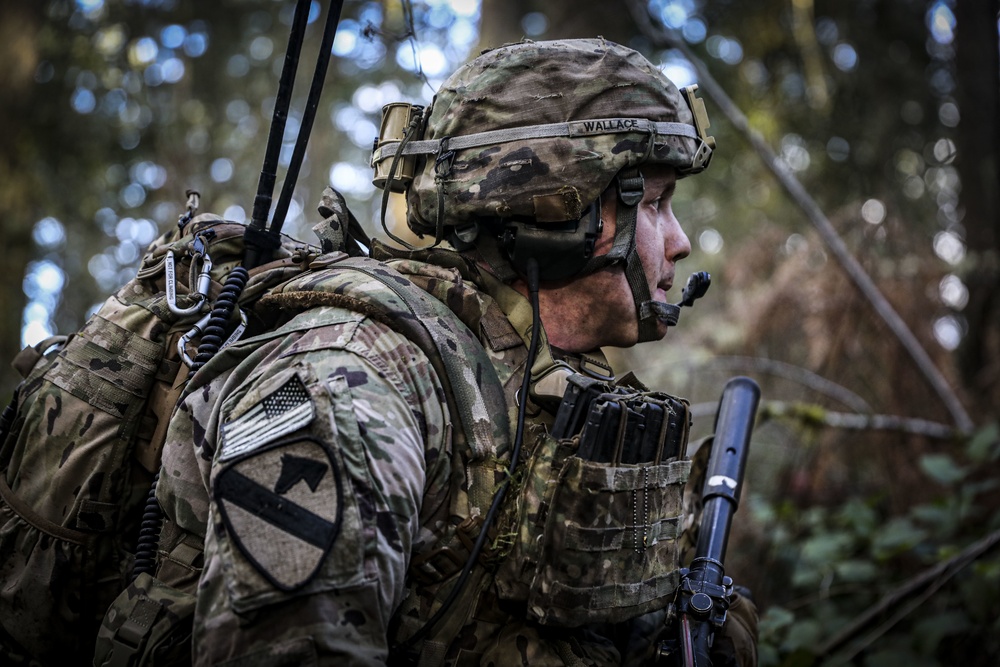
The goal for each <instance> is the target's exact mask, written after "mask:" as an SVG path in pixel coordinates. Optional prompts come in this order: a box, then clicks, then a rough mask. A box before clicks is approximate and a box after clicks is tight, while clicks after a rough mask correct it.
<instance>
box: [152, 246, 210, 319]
mask: <svg viewBox="0 0 1000 667" xmlns="http://www.w3.org/2000/svg"><path fill="white" fill-rule="evenodd" d="M195 248H196V251H195V254H194V256H193V257H192V259H191V261H192V262H195V261H197V260H198V258H199V257H200V258H201V268H200V270H199V271H198V276H197V278H196V285H195V291H193V292H191V296H194V297H196V301H195V303H194V305H192V306H189V307H187V308H179V307H178V306H177V272H176V270H175V269H174V251H173V250H168V251H167V256H166V258H165V262H164V268H165V271H166V281H167V307H168V308H169V309H170V312H172V313H173V314H174V315H179V316H181V317H184V316H186V315H194V314H195V313H197V312H198V311H199V310H201V306H202V304H204V303H205V299H206V298H208V290H209V289H210V288H211V286H212V258H211V256H210V255H209V254H208V246H207V244H206V243H205V242H204V241H203V240H202V239H201V238H200V237H196V238H195ZM198 250H200V252H199V251H198Z"/></svg>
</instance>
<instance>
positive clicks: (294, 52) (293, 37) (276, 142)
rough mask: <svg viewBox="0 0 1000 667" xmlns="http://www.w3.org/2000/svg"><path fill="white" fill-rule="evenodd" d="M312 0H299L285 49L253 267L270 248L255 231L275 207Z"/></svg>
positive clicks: (253, 220)
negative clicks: (280, 168) (272, 198)
mask: <svg viewBox="0 0 1000 667" xmlns="http://www.w3.org/2000/svg"><path fill="white" fill-rule="evenodd" d="M310 5H311V2H310V0H297V2H296V3H295V14H294V16H293V17H292V28H291V32H290V33H289V36H288V48H287V50H286V51H285V63H284V65H283V66H282V68H281V78H280V79H279V80H278V94H277V96H276V97H275V99H274V113H273V114H272V115H271V129H270V131H269V132H268V135H267V148H265V149H264V164H263V165H262V166H261V170H260V178H259V179H258V181H257V195H256V196H255V197H254V201H253V214H252V215H251V216H250V224H249V225H248V226H247V230H248V232H250V234H249V238H248V241H249V243H247V248H246V261H245V262H244V263H245V264H246V265H247V266H249V267H250V268H253V267H254V266H256V264H257V262H258V261H259V256H260V254H261V252H262V251H263V250H265V249H266V248H264V247H261V245H264V244H260V243H258V242H256V241H255V239H254V237H253V236H252V234H253V232H251V231H250V230H253V231H255V232H264V230H265V229H266V228H267V214H268V213H269V212H270V211H271V197H272V196H273V194H274V183H275V181H276V180H277V179H278V159H279V157H280V156H281V143H282V141H283V140H284V137H285V121H287V120H288V107H289V106H290V105H291V103H292V87H293V86H294V84H295V73H296V71H297V70H298V67H299V54H300V53H301V52H302V42H303V37H304V35H305V32H306V25H307V24H308V23H309V7H310Z"/></svg>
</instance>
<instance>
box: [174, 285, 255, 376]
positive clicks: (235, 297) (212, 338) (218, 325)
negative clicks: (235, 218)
mask: <svg viewBox="0 0 1000 667" xmlns="http://www.w3.org/2000/svg"><path fill="white" fill-rule="evenodd" d="M248 280H250V274H249V272H248V271H247V270H246V269H245V268H243V267H242V266H235V267H233V270H232V271H230V272H229V276H228V277H227V278H226V283H225V284H224V285H223V286H222V291H221V292H219V296H218V298H217V299H216V300H215V303H214V304H213V305H212V315H211V317H209V319H208V324H206V325H205V331H204V332H202V335H201V341H200V342H199V343H198V352H197V354H196V355H195V357H194V363H192V364H191V370H190V371H189V372H188V379H189V380H190V379H191V377H192V376H193V375H194V374H195V372H197V371H198V369H199V368H201V367H202V366H204V365H205V364H207V363H208V360H209V359H211V358H212V357H214V356H215V355H216V353H217V352H218V351H219V350H220V349H221V348H222V342H223V339H224V338H223V337H224V336H225V335H226V327H227V326H228V325H229V318H230V317H231V316H232V314H233V311H234V310H236V308H237V305H238V302H239V298H240V295H241V294H242V293H243V288H244V287H246V285H247V281H248Z"/></svg>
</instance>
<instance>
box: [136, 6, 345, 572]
mask: <svg viewBox="0 0 1000 667" xmlns="http://www.w3.org/2000/svg"><path fill="white" fill-rule="evenodd" d="M311 4H312V3H311V0H297V2H296V3H295V14H294V16H293V17H292V27H291V31H290V33H289V36H288V48H287V50H286V51H285V62H284V65H283V66H282V68H281V77H280V79H279V81H278V94H277V96H276V97H275V100H274V114H273V115H272V116H271V128H270V131H269V132H268V137H267V147H266V149H265V151H264V163H263V165H262V166H261V172H260V179H259V180H258V182H257V195H256V197H254V204H253V213H252V215H251V219H250V224H249V225H247V228H246V231H245V233H244V236H243V238H244V244H245V254H244V258H243V263H242V265H240V266H236V267H235V268H234V269H233V270H232V271H230V273H229V276H227V278H226V282H225V285H224V286H223V288H222V292H221V293H220V294H219V298H218V299H216V301H215V304H214V305H213V306H212V314H211V317H209V321H208V324H207V325H206V327H205V332H204V334H203V335H202V339H201V341H200V343H199V345H198V352H197V354H196V356H195V360H194V363H193V364H192V366H191V371H190V372H189V374H188V379H189V380H190V378H191V376H193V375H194V373H195V372H196V371H197V370H198V369H199V368H201V367H202V366H204V365H205V364H206V363H207V362H208V360H209V359H211V358H212V357H213V356H215V354H216V353H217V352H218V351H219V349H220V348H221V346H222V341H223V336H225V332H226V325H227V323H228V322H229V318H230V316H231V315H232V313H233V310H234V309H235V308H236V307H237V304H238V302H239V298H240V295H242V293H243V289H244V288H245V287H246V284H247V281H248V280H249V278H250V275H249V272H248V270H249V269H252V268H254V267H256V266H257V265H258V264H259V263H261V260H262V259H266V258H267V255H268V254H269V253H270V251H271V250H272V249H274V248H276V247H278V246H280V245H281V240H280V236H279V235H280V233H281V226H282V224H284V221H285V215H286V214H287V212H288V205H289V202H290V200H291V196H292V191H293V190H294V189H295V182H296V180H297V179H298V173H299V167H300V166H301V164H302V160H303V157H304V156H305V150H306V144H307V143H308V141H309V134H310V132H311V130H312V124H313V121H314V119H315V117H316V108H317V107H318V106H319V98H320V94H321V93H322V91H323V84H324V82H325V79H326V70H327V67H328V65H329V63H330V53H331V51H332V50H333V40H334V37H335V36H336V33H337V25H338V23H339V22H340V12H341V10H342V9H343V5H344V3H343V0H334V1H333V2H331V3H330V8H329V10H328V14H327V20H326V26H325V28H324V31H323V43H322V44H321V46H320V52H319V56H317V58H316V70H315V71H314V73H313V80H312V85H311V86H310V89H309V98H308V100H307V104H306V109H305V111H304V113H303V119H302V125H300V127H299V134H298V137H297V138H296V142H295V150H294V151H293V154H292V162H291V163H290V164H289V168H288V172H287V174H286V176H285V182H284V184H283V185H282V191H281V196H280V198H279V200H278V205H277V207H276V210H275V218H274V219H273V220H272V222H271V227H270V228H268V227H267V214H268V212H269V211H270V209H271V198H272V195H273V194H274V183H275V181H276V180H277V172H278V159H279V157H280V155H281V144H282V141H283V139H284V135H285V122H286V121H287V120H288V107H289V106H290V105H291V101H292V87H293V85H294V83H295V74H296V71H297V70H298V64H299V55H300V53H301V52H302V42H303V39H304V36H305V31H306V26H307V25H308V22H309V21H308V19H309V9H310V6H311ZM279 212H280V217H279V215H278V213H279ZM159 478H160V475H159V473H157V474H156V476H155V477H153V483H152V485H151V487H150V489H149V495H148V496H147V498H146V505H145V507H144V509H143V515H142V523H141V526H140V531H139V541H138V543H137V546H136V558H135V565H134V567H133V569H132V581H134V580H135V577H137V576H139V575H140V574H142V573H144V572H145V573H148V574H153V572H154V570H155V569H156V551H157V549H158V547H159V540H160V529H161V528H162V526H163V511H162V508H160V505H159V503H158V502H157V501H156V486H157V482H158V481H159Z"/></svg>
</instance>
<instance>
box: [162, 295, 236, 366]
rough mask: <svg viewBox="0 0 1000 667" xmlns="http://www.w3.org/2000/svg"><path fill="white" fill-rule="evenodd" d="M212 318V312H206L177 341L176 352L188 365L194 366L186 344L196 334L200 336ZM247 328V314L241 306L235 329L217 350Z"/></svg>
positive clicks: (231, 341) (227, 344) (233, 341)
mask: <svg viewBox="0 0 1000 667" xmlns="http://www.w3.org/2000/svg"><path fill="white" fill-rule="evenodd" d="M210 319H212V313H208V314H207V315H205V316H204V317H203V318H201V319H200V320H198V321H197V322H195V324H194V326H192V327H191V329H190V331H188V332H187V333H186V334H184V335H183V336H181V338H180V340H178V341H177V353H178V354H179V355H180V357H181V360H182V361H183V362H184V363H185V364H187V366H188V367H191V366H194V359H192V358H191V355H189V354H188V353H187V345H188V343H190V342H191V340H192V339H193V338H195V337H196V336H200V335H201V334H202V333H204V330H205V327H206V326H208V322H209V320H210ZM246 329H247V314H246V311H244V310H243V309H242V308H241V309H240V323H239V325H238V326H237V327H236V329H235V331H233V333H231V334H230V335H229V338H227V339H226V341H225V342H224V343H223V344H222V346H221V347H220V348H219V350H224V349H226V348H227V347H229V346H230V345H232V344H233V343H235V342H236V341H237V340H239V338H240V336H242V335H243V332H244V331H246Z"/></svg>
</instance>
